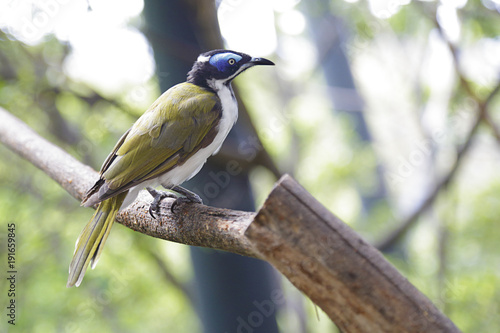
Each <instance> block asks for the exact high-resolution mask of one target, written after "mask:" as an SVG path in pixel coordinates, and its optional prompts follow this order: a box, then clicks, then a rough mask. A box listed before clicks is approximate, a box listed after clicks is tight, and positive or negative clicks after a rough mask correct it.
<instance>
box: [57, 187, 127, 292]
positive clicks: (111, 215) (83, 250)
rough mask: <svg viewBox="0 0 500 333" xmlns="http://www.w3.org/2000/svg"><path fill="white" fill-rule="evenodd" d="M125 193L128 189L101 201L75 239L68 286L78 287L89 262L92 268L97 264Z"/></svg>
mask: <svg viewBox="0 0 500 333" xmlns="http://www.w3.org/2000/svg"><path fill="white" fill-rule="evenodd" d="M127 194H128V191H126V192H123V193H120V194H118V195H117V196H115V197H112V198H109V199H107V200H104V201H102V202H101V203H100V204H99V207H97V210H96V211H95V213H94V216H92V219H91V220H90V222H89V223H87V225H86V226H85V228H83V230H82V232H81V233H80V236H79V237H78V239H77V241H76V245H75V253H74V255H73V260H71V264H70V265H69V277H68V284H67V285H66V286H67V287H68V288H70V287H73V286H74V285H76V286H77V287H78V286H79V285H80V283H82V280H83V276H84V275H85V271H86V270H87V266H88V265H89V263H90V266H91V267H92V269H94V267H95V266H96V265H97V261H98V260H99V257H100V256H101V252H102V249H103V247H104V243H105V242H106V239H107V238H108V235H109V231H110V230H111V226H113V222H114V221H115V217H116V214H117V213H118V210H119V209H120V207H121V205H122V203H123V200H125V197H126V196H127Z"/></svg>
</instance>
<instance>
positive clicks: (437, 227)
mask: <svg viewBox="0 0 500 333" xmlns="http://www.w3.org/2000/svg"><path fill="white" fill-rule="evenodd" d="M484 4H489V5H490V6H493V3H492V2H489V1H479V0H474V1H469V2H467V3H466V5H465V7H464V8H462V9H460V10H459V13H460V17H461V29H462V37H461V41H460V43H459V46H460V47H462V48H467V47H471V46H474V44H476V43H477V42H479V41H482V40H484V39H485V38H493V39H496V40H498V36H499V34H500V21H499V20H498V10H494V9H490V8H487V7H486V6H485V5H484ZM435 6H436V3H434V2H431V3H425V2H421V3H412V4H410V5H407V6H403V7H401V8H400V9H399V10H398V11H397V13H395V14H394V15H392V16H391V17H390V18H388V19H386V20H382V19H378V18H376V17H374V16H373V14H372V13H371V12H370V11H369V9H368V6H366V4H365V3H359V4H349V3H344V2H338V1H336V2H330V3H329V7H328V10H330V11H331V12H333V13H335V15H336V16H338V17H342V18H344V19H343V24H344V25H345V26H346V27H347V28H348V31H350V34H351V35H350V36H349V39H348V42H347V45H345V51H346V53H347V55H348V56H349V59H350V61H351V62H352V64H353V69H352V70H353V73H354V76H355V78H356V81H357V84H358V88H359V90H360V91H361V93H362V95H363V97H364V99H365V103H366V110H364V111H365V112H367V113H369V115H368V118H370V117H371V121H372V122H371V126H372V127H373V128H372V129H373V131H374V132H375V133H376V132H377V126H379V125H383V124H381V122H383V121H388V120H386V119H382V121H380V118H379V117H380V115H382V113H381V112H380V109H383V108H384V107H385V106H386V105H388V104H387V103H392V106H391V109H389V110H388V111H384V112H386V114H387V113H390V112H394V113H395V112H396V111H397V110H409V112H410V114H405V115H404V117H405V119H413V121H414V122H415V124H416V125H415V127H419V126H420V125H421V124H419V121H421V120H422V114H423V113H419V112H421V111H422V109H423V108H424V107H425V105H427V103H429V101H430V100H432V98H433V96H434V94H435V87H433V86H431V85H430V84H429V83H428V82H427V81H425V80H421V79H419V78H416V79H415V78H414V81H415V82H409V83H408V77H410V76H411V75H410V74H412V73H406V72H405V71H404V70H403V69H405V68H406V65H408V67H411V66H410V64H411V63H412V61H413V59H414V58H415V57H416V56H415V53H418V52H417V51H418V50H422V49H426V47H429V46H428V45H427V43H428V42H429V41H428V40H429V39H430V37H429V36H430V35H431V34H432V33H433V31H435V30H436V27H435V23H434V17H433V13H434V12H435ZM496 6H498V5H496ZM322 10H324V9H322ZM314 13H315V12H314V11H312V12H311V13H310V15H314ZM302 38H307V37H304V36H302ZM497 43H498V41H497ZM387 50H388V51H387ZM497 50H498V48H497ZM384 51H387V52H388V53H390V54H391V56H393V58H384ZM69 52H70V47H69V46H68V45H67V44H65V43H62V42H60V41H58V40H57V39H56V38H54V37H47V38H46V39H45V41H44V42H42V43H39V44H37V45H35V46H27V45H25V44H23V43H21V42H19V41H16V40H13V38H12V36H9V35H8V34H5V33H0V106H2V107H3V108H5V109H7V110H9V111H10V112H12V113H13V114H14V115H16V116H17V117H19V118H20V119H22V120H23V121H25V122H26V123H27V124H28V125H29V126H30V127H32V128H33V129H34V130H35V131H37V132H38V133H39V134H40V135H42V136H43V137H45V138H47V139H48V140H50V141H51V142H53V143H55V144H56V145H58V146H60V147H62V148H63V149H64V150H66V151H68V152H69V153H70V154H72V155H73V156H75V157H76V158H77V159H79V160H82V161H84V162H85V163H87V164H89V165H91V166H92V167H94V168H95V169H98V168H99V167H100V163H101V162H102V161H103V160H104V159H105V157H106V156H107V154H108V152H109V151H110V149H111V148H112V147H113V145H114V144H115V142H116V140H117V139H118V138H119V136H120V135H121V134H122V133H123V132H124V131H125V130H126V129H127V128H128V127H129V126H130V125H131V124H132V123H133V121H134V120H135V119H136V118H137V117H138V116H139V115H140V114H141V113H142V111H143V109H142V108H139V107H137V106H135V105H130V103H127V99H126V97H124V96H121V95H119V96H106V95H105V94H103V93H100V92H98V91H96V90H95V89H93V88H92V87H89V86H87V85H86V84H84V83H82V82H75V81H74V80H73V79H71V78H70V77H68V76H67V75H66V73H65V71H64V61H65V59H66V57H67V56H68V54H69ZM398 52H400V53H398ZM367 54H368V55H372V57H373V58H376V57H379V58H377V60H380V62H378V63H377V62H374V64H378V65H380V64H381V63H382V64H383V63H384V61H385V62H386V63H391V64H392V62H391V61H392V60H393V59H395V58H399V59H400V58H401V57H405V56H407V58H404V59H400V60H399V61H398V62H394V63H393V65H394V66H393V67H384V73H387V76H384V77H377V78H376V79H375V80H373V81H364V78H365V77H364V76H363V75H364V72H363V71H361V70H360V68H367V67H363V61H366V59H365V58H364V57H365V56H366V55H367ZM373 54H375V56H373ZM425 56H426V55H425V52H422V58H425ZM497 56H500V55H497ZM381 59H382V60H381ZM424 61H425V59H424V60H422V62H424ZM398 66H400V67H398ZM372 67H373V66H372ZM394 67H395V68H396V69H394ZM398 69H399V70H398ZM397 75H400V76H401V77H402V78H401V77H396V78H395V76H397ZM405 75H407V76H405ZM398 79H399V80H400V81H398ZM467 79H468V80H469V81H470V84H471V85H472V86H473V87H474V88H475V89H476V92H477V93H478V95H479V96H480V97H485V96H486V95H487V93H488V92H489V91H490V90H491V88H492V84H491V82H488V81H484V80H476V78H475V77H474V76H473V75H472V76H469V77H467ZM275 82H278V83H276V84H275ZM373 82H375V84H374V83H373ZM377 82H380V86H389V88H388V91H384V90H383V89H382V88H380V87H379V86H378V85H377ZM398 82H405V83H406V85H405V84H403V85H397V83H398ZM395 83H396V84H395ZM236 84H237V85H238V86H239V87H240V88H241V91H242V95H243V98H244V100H245V102H246V104H247V105H248V107H249V109H250V110H251V112H252V114H251V116H252V119H253V121H254V123H255V125H256V127H257V128H258V133H259V135H260V137H261V139H262V141H263V143H264V145H265V147H266V149H267V150H268V151H269V152H270V154H271V155H272V156H273V157H274V158H275V160H276V162H277V164H278V165H279V166H280V167H281V169H282V170H285V171H288V172H292V173H293V174H294V176H295V177H296V178H297V180H298V181H299V182H300V183H301V184H302V185H303V186H304V187H306V189H308V190H309V191H310V192H311V193H312V194H313V195H314V196H315V197H316V198H318V200H320V201H321V202H322V203H323V204H325V206H327V207H328V208H329V209H330V210H331V211H333V212H334V213H335V214H336V215H338V216H339V217H341V218H342V219H344V220H345V221H346V222H347V223H348V224H350V225H351V227H353V228H354V229H355V230H356V231H358V232H359V233H361V234H362V235H363V236H364V237H365V238H366V239H368V240H369V241H371V242H375V241H376V240H378V239H380V238H382V237H383V236H384V235H386V234H387V233H388V232H389V231H390V230H392V229H393V228H394V227H395V226H397V225H398V220H399V219H401V217H402V215H404V214H402V213H401V211H400V208H401V207H400V206H401V205H400V204H399V203H398V198H399V197H398V195H399V194H400V193H401V189H398V190H392V189H391V188H390V187H391V186H390V184H389V186H388V187H389V188H390V190H389V191H388V193H387V198H385V200H381V201H380V202H377V203H376V205H375V206H373V207H372V209H371V210H370V211H369V212H367V211H364V210H363V204H362V200H363V197H365V196H369V195H372V194H373V192H374V191H376V188H375V186H374V184H375V183H376V182H375V178H376V177H377V168H378V167H379V165H380V164H381V163H382V164H384V163H386V165H384V166H385V167H386V168H387V170H393V171H394V169H396V168H397V158H398V157H400V156H406V155H407V154H408V151H410V150H411V145H410V148H409V149H410V150H408V151H406V155H404V154H405V153H401V151H400V150H397V149H396V150H392V148H391V147H387V146H384V145H381V144H380V142H376V141H377V140H376V139H374V142H368V143H367V142H362V141H361V140H360V139H359V137H358V135H357V133H356V129H355V127H354V126H353V124H352V123H351V121H350V119H349V117H347V116H346V115H345V114H342V113H335V112H333V110H332V106H331V104H330V101H329V100H328V98H327V95H328V94H327V93H326V92H325V91H324V90H323V89H322V88H321V87H322V85H323V84H324V82H323V78H322V73H321V72H320V70H318V67H317V66H316V67H315V68H314V69H313V70H312V71H311V72H310V73H307V74H306V75H302V76H299V77H296V78H288V77H286V76H285V75H282V76H279V75H275V74H273V73H271V72H258V73H257V72H249V73H248V74H247V73H245V79H240V78H238V79H237V80H236ZM280 85H281V86H280ZM149 86H152V87H155V81H154V80H152V82H150V83H149ZM263 87H264V89H263ZM450 89H452V90H453V92H452V93H451V95H450V96H449V100H448V105H447V107H448V108H447V110H446V112H445V113H446V115H445V117H446V120H447V121H449V120H450V118H451V117H452V116H453V115H454V114H457V113H459V112H461V111H464V110H465V111H467V112H469V114H474V112H475V107H476V105H475V104H474V103H470V99H469V98H467V97H466V92H465V91H464V89H463V87H461V86H460V85H459V83H458V82H457V81H453V82H452V83H451V88H450ZM373 91H375V92H373ZM150 93H151V94H152V95H155V94H156V95H158V94H159V91H157V88H152V89H150ZM123 95H125V93H124V94H123ZM250 96H251V97H250ZM384 103H386V104H384ZM263 105H266V108H263V107H262V106H263ZM499 106H500V102H499V99H498V98H496V99H493V100H492V104H491V108H490V110H493V112H492V113H491V116H492V117H493V119H495V120H496V122H497V124H498V123H500V122H499V119H500V116H499V115H498V112H496V111H494V110H498V107H499ZM411 112H414V113H411ZM394 117H395V116H394ZM472 118H473V117H470V118H467V119H466V120H467V123H466V124H462V125H461V126H460V127H459V128H453V126H447V127H446V130H448V132H447V133H448V135H447V141H446V145H445V146H446V147H447V149H448V150H446V149H444V150H445V153H444V154H443V155H446V154H448V155H450V154H451V155H453V151H452V150H453V149H450V147H451V148H453V147H455V146H458V145H459V144H460V143H463V138H464V137H465V133H466V132H467V128H468V126H470V124H471V123H472ZM387 119H390V118H387ZM0 121H1V119H0ZM377 121H378V122H377ZM391 121H394V122H396V123H398V121H397V120H394V119H393V120H391ZM398 125H399V123H398ZM401 127H404V125H403V124H402V125H401ZM450 127H451V128H450ZM382 131H384V129H383V130H382ZM412 131H414V129H413V128H410V129H406V128H403V130H402V134H400V135H401V141H404V140H405V136H406V135H410V134H407V133H406V132H408V133H411V132H412ZM415 131H417V130H415ZM375 137H376V135H375ZM394 141H398V140H392V143H393V144H394V145H398V144H401V145H403V143H402V142H394ZM410 141H411V140H410ZM411 144H414V142H412V143H411ZM498 144H499V142H498V141H495V139H494V138H492V136H491V132H490V130H489V129H488V128H487V127H486V126H483V127H482V128H481V131H480V133H479V135H478V136H477V138H476V139H475V149H473V151H472V152H469V157H468V158H466V159H465V160H464V161H462V164H463V165H462V167H461V169H460V171H459V173H458V175H457V176H456V177H455V180H454V182H453V183H452V184H451V185H450V186H449V187H448V188H446V189H445V190H444V191H443V192H442V193H441V195H439V197H438V198H437V200H436V202H435V204H434V205H433V207H432V209H431V210H429V211H428V212H426V213H424V214H422V216H421V217H420V219H419V223H417V224H416V225H415V226H414V227H413V228H412V231H411V232H410V233H409V235H408V236H407V237H406V238H405V239H404V241H403V242H402V244H400V245H399V247H398V248H397V249H396V251H394V252H391V253H388V254H387V257H388V259H389V260H391V262H392V263H393V264H394V265H395V266H396V267H397V268H398V269H399V270H400V271H401V272H402V273H403V274H404V275H405V276H406V277H407V278H408V279H409V280H410V281H411V282H412V283H413V284H414V285H415V286H417V288H419V289H420V290H421V291H423V292H424V293H425V294H426V295H427V296H428V297H429V298H430V299H431V300H432V301H433V302H434V303H435V304H437V305H438V306H439V307H440V308H441V309H442V310H443V311H444V312H445V313H446V314H447V315H448V316H449V317H450V318H451V319H452V320H453V321H454V322H455V323H456V325H457V326H458V327H459V328H460V329H461V330H463V331H464V332H497V331H500V316H499V315H498V314H499V313H500V288H499V287H498V286H500V266H499V265H498V262H499V260H500V247H499V246H498V239H500V228H498V226H497V224H498V216H500V195H499V193H500V176H499V174H498V172H496V171H495V170H498V164H499V156H498ZM380 147H382V149H380ZM377 148H378V149H377ZM406 148H408V147H406ZM380 150H382V153H381V152H380ZM384 150H385V151H389V152H390V154H389V155H392V160H385V159H384V158H381V157H380V155H384V154H383V152H384ZM450 151H451V152H450ZM393 152H394V153H393ZM0 157H1V159H0V216H1V219H0V221H1V225H0V228H3V229H6V228H7V224H8V223H15V224H16V245H17V253H16V266H17V269H18V272H19V273H18V284H17V291H18V293H17V294H16V300H17V306H18V307H17V309H18V311H17V321H16V326H15V330H14V329H13V327H8V328H9V329H10V330H12V331H19V332H55V331H57V332H88V331H97V332H111V331H114V332H136V331H141V332H143V331H144V332H165V331H168V332H200V331H201V328H200V327H199V323H198V320H197V319H196V318H197V316H196V314H195V311H194V310H193V306H192V304H191V302H192V298H191V297H192V296H191V295H187V294H186V293H184V292H182V290H181V289H180V288H178V287H177V286H176V283H177V284H181V285H182V286H183V288H185V289H186V290H191V288H189V286H190V285H189V281H190V277H191V274H192V273H191V268H190V259H189V255H188V252H187V251H186V247H185V246H182V245H177V244H171V243H168V242H164V241H159V240H156V239H152V238H148V237H146V236H143V235H141V234H138V233H135V232H132V231H130V230H126V229H125V228H123V227H122V226H120V225H116V226H115V227H114V229H115V230H114V231H113V234H112V236H111V237H110V238H109V240H108V242H107V245H106V250H105V251H104V253H103V256H102V259H101V262H100V263H99V265H98V266H97V267H98V269H96V270H95V271H92V272H89V273H90V274H87V276H86V279H85V281H84V282H83V284H82V287H80V288H72V289H66V287H65V285H66V279H67V267H68V264H69V262H70V260H71V255H72V252H73V249H74V242H75V241H76V237H77V235H78V234H79V232H80V230H81V228H82V227H83V226H84V225H85V223H86V222H87V220H88V219H89V218H90V216H91V215H92V211H91V210H90V209H86V208H81V207H80V206H79V203H78V202H77V201H76V200H74V199H73V198H71V197H70V196H69V195H68V194H67V193H66V192H65V191H64V190H63V189H62V188H60V187H59V186H58V185H57V184H55V183H54V182H53V181H52V180H51V179H49V178H48V177H47V176H46V175H45V174H44V173H42V172H41V171H39V170H38V169H36V168H35V167H33V166H32V165H30V164H29V163H28V162H26V161H24V160H23V159H21V158H20V157H18V156H17V155H15V154H13V153H12V152H10V151H9V150H8V149H6V148H5V147H4V146H3V145H0ZM449 160H451V161H452V162H451V163H453V158H451V159H448V161H449ZM449 164H450V163H448V164H446V165H445V166H443V165H441V164H439V165H438V163H437V162H436V165H438V166H437V167H436V169H438V170H441V169H444V170H446V167H447V166H448V165H449ZM391 165H392V167H391ZM391 168H392V169H391ZM492 170H493V171H492ZM442 173H443V172H439V174H442ZM251 180H252V184H253V188H254V192H255V195H256V198H257V203H258V204H260V203H262V202H263V201H264V199H265V196H266V195H267V193H268V191H269V190H270V188H271V187H272V184H273V183H274V181H275V179H274V178H273V176H272V175H271V174H270V172H268V171H267V170H266V169H264V168H262V167H259V168H255V169H254V170H253V172H252V175H251ZM386 182H387V180H386ZM434 183H435V181H434ZM431 184H432V181H431ZM411 186H414V184H413V185H412V184H410V183H408V184H403V185H402V187H403V190H405V189H406V190H407V189H408V187H411ZM401 210H402V209H401ZM6 237H7V236H6V231H5V230H2V231H1V232H0V238H1V242H0V243H1V244H5V241H6ZM5 251H6V248H5V247H4V246H2V248H0V253H1V254H2V258H5V257H6V252H5ZM2 265H6V261H5V260H2ZM3 267H4V268H3V269H4V271H6V268H5V266H3ZM165 269H166V270H167V271H169V272H171V274H172V276H173V277H169V276H167V275H165V273H164V272H165V271H164V270H165ZM172 279H173V280H172ZM283 284H284V285H285V293H286V295H289V296H290V298H291V297H296V294H295V292H294V291H293V287H290V286H289V285H288V284H287V283H285V282H283ZM0 287H1V288H0V292H1V293H2V299H3V295H6V293H7V292H6V290H7V288H8V286H7V283H6V281H5V280H1V282H0ZM306 312H307V315H308V317H307V327H308V330H309V331H310V332H325V331H329V330H334V328H333V325H332V324H331V323H330V321H329V320H328V319H327V318H326V317H325V316H324V315H323V314H320V315H319V316H320V318H321V320H320V321H319V322H318V321H317V319H316V312H315V308H314V307H313V306H312V304H310V303H308V301H306ZM297 320H298V319H297V318H296V317H294V316H293V315H290V313H287V312H283V313H281V314H280V316H279V321H280V327H281V329H282V330H283V331H284V332H291V331H293V327H296V325H295V322H296V321H297ZM5 324H6V322H5V318H4V319H2V323H1V324H0V325H2V326H0V327H5V326H4V325H5Z"/></svg>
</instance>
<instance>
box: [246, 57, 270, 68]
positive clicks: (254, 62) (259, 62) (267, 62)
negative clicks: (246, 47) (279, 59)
mask: <svg viewBox="0 0 500 333" xmlns="http://www.w3.org/2000/svg"><path fill="white" fill-rule="evenodd" d="M248 64H249V65H250V66H255V65H271V66H274V62H272V61H271V60H267V59H265V58H252V59H250V61H249V62H248Z"/></svg>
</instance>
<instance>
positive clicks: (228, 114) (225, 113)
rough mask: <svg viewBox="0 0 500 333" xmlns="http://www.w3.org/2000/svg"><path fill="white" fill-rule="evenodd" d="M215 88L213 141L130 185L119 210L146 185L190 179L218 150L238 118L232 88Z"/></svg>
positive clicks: (166, 184) (163, 184) (166, 183)
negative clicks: (218, 110)
mask: <svg viewBox="0 0 500 333" xmlns="http://www.w3.org/2000/svg"><path fill="white" fill-rule="evenodd" d="M217 88H219V89H217V92H218V95H219V98H220V99H221V105H222V118H221V120H220V122H219V127H218V132H217V135H216V136H215V138H214V141H212V143H211V144H209V145H208V146H207V147H205V148H202V149H200V150H199V151H198V152H196V153H195V154H194V155H193V156H191V158H189V159H188V160H187V161H186V162H185V163H184V164H182V165H179V166H176V167H174V168H173V169H172V170H170V171H168V172H166V173H165V174H163V175H161V176H160V177H158V178H155V179H151V180H148V181H145V182H143V183H141V184H139V185H137V186H134V187H132V188H131V189H130V190H129V193H128V195H127V197H126V198H125V201H124V202H123V204H122V206H121V207H120V210H122V209H124V208H125V207H127V206H128V205H130V204H131V203H132V202H133V201H134V200H135V198H137V195H138V194H139V191H141V190H142V189H144V188H145V187H147V186H152V187H155V186H158V185H162V186H163V187H165V188H171V187H173V186H176V185H180V184H182V183H184V182H185V181H187V180H189V179H191V178H192V177H194V176H195V175H196V174H197V173H198V172H199V171H200V170H201V168H202V167H203V165H204V164H205V162H206V161H207V158H208V157H210V156H211V155H214V154H217V152H219V149H220V147H221V146H222V143H223V142H224V140H225V139H226V137H227V135H228V134H229V131H231V128H232V127H233V125H234V123H236V120H237V119H238V104H237V103H236V99H235V98H234V95H233V92H232V89H230V88H228V87H227V86H224V85H221V86H220V87H217Z"/></svg>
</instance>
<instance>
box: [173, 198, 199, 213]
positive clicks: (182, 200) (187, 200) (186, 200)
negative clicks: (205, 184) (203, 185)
mask: <svg viewBox="0 0 500 333" xmlns="http://www.w3.org/2000/svg"><path fill="white" fill-rule="evenodd" d="M180 203H199V204H201V203H203V201H202V200H201V198H200V197H191V198H188V197H179V198H177V199H176V200H175V201H174V202H173V203H172V206H170V211H171V212H172V214H175V212H174V209H175V207H176V206H177V205H178V204H180Z"/></svg>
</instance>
